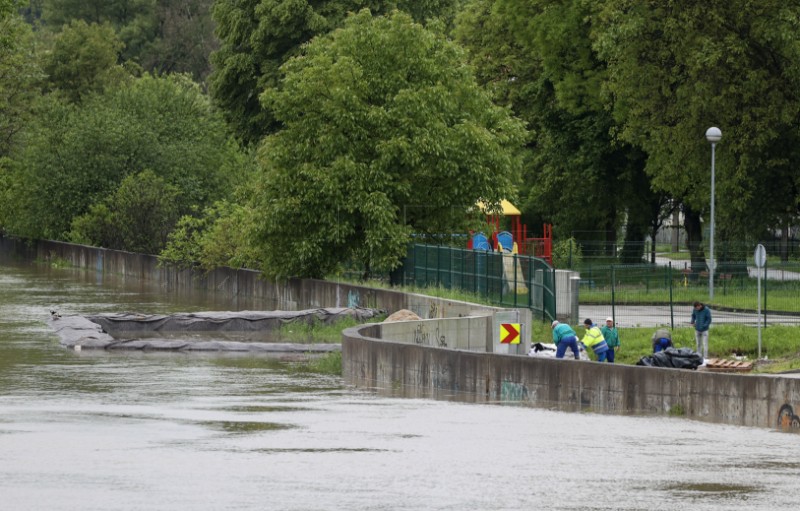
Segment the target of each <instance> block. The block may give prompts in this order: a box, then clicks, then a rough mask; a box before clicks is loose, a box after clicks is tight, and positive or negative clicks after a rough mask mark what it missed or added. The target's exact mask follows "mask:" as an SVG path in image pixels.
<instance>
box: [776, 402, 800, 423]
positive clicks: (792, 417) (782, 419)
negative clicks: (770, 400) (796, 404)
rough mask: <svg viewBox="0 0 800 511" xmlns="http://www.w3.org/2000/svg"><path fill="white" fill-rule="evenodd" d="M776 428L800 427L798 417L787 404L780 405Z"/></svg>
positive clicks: (799, 418)
mask: <svg viewBox="0 0 800 511" xmlns="http://www.w3.org/2000/svg"><path fill="white" fill-rule="evenodd" d="M778 428H780V429H800V417H798V416H797V414H796V413H794V408H792V407H791V406H789V405H783V406H781V410H780V411H779V412H778Z"/></svg>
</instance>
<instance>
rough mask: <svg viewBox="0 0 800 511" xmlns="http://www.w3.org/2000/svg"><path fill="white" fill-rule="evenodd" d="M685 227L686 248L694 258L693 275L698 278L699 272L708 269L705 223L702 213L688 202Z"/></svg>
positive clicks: (684, 206) (685, 211)
mask: <svg viewBox="0 0 800 511" xmlns="http://www.w3.org/2000/svg"><path fill="white" fill-rule="evenodd" d="M683 228H684V229H685V230H686V248H688V249H689V255H690V257H691V260H692V275H693V276H694V278H697V274H698V273H700V272H701V271H707V270H708V266H707V265H706V256H705V252H704V251H703V225H702V224H701V222H700V215H699V214H697V213H695V212H694V211H693V210H692V209H691V208H690V207H689V206H687V205H686V204H684V205H683Z"/></svg>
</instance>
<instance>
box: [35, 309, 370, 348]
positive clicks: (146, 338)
mask: <svg viewBox="0 0 800 511" xmlns="http://www.w3.org/2000/svg"><path fill="white" fill-rule="evenodd" d="M380 313H381V311H377V310H374V309H363V308H320V309H311V310H303V311H265V312H253V311H241V312H196V313H177V314H170V315H161V314H133V313H117V314H96V315H92V316H80V315H74V316H71V315H65V316H61V317H58V318H52V319H51V320H50V325H51V326H52V327H53V329H54V330H55V331H56V333H57V334H58V336H59V339H60V342H61V344H62V345H63V346H66V347H68V348H74V347H76V346H80V347H82V348H99V349H151V350H198V351H254V352H327V351H333V350H336V349H339V345H338V344H295V343H276V342H248V341H232V340H229V339H230V337H231V335H230V334H243V335H240V336H237V337H244V338H249V339H254V338H258V336H257V334H258V333H268V332H271V331H274V330H277V329H278V328H279V327H280V326H281V325H282V324H285V323H292V322H302V323H308V324H310V323H313V322H319V323H323V324H332V323H335V322H336V321H337V320H339V319H341V318H344V317H352V318H355V319H356V320H358V321H359V322H366V321H368V320H370V319H372V318H374V317H376V316H377V315H378V314H380ZM183 332H185V333H186V335H181V333H183ZM200 332H202V333H204V334H206V335H204V336H203V338H202V339H201V340H198V339H197V338H196V335H195V336H193V335H192V334H197V333H200ZM214 332H216V333H217V335H214V334H213V333H214ZM226 333H227V335H226ZM159 335H160V336H161V337H159Z"/></svg>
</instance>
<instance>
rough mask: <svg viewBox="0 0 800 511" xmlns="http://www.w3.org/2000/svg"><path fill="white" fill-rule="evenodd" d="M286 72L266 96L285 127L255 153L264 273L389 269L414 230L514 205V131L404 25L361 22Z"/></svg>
mask: <svg viewBox="0 0 800 511" xmlns="http://www.w3.org/2000/svg"><path fill="white" fill-rule="evenodd" d="M283 71H284V72H285V76H286V78H285V80H284V83H283V87H282V88H281V89H280V90H276V89H271V90H269V91H267V92H266V93H265V95H264V101H265V104H266V105H268V106H269V107H270V109H271V111H272V113H273V114H274V115H275V118H276V119H278V120H279V121H280V122H281V123H282V124H283V125H284V128H283V129H282V130H281V131H279V132H277V133H275V134H274V135H271V136H270V137H268V138H267V139H266V141H265V143H264V145H263V146H262V148H261V152H260V155H261V161H262V165H263V168H264V175H263V180H262V181H261V183H260V184H259V186H260V193H259V194H258V196H257V200H256V206H255V211H256V212H257V214H258V215H259V222H260V223H259V224H258V225H257V226H256V228H257V232H256V242H257V243H258V244H259V245H258V246H259V247H261V249H262V252H263V254H264V267H263V270H264V271H265V272H267V273H268V274H271V275H279V276H287V275H294V276H303V277H321V276H324V275H326V274H327V273H329V272H330V271H331V270H333V269H334V268H335V267H336V265H338V264H340V263H342V262H346V261H351V260H352V261H359V262H361V263H362V264H363V265H364V267H365V268H366V269H367V272H369V271H370V270H376V271H377V270H391V269H393V268H395V267H396V266H397V265H398V264H399V261H400V259H401V258H402V257H403V256H404V254H405V251H406V247H407V244H408V242H409V241H410V240H411V234H412V233H417V234H432V233H442V232H445V233H450V232H464V231H463V230H462V229H463V228H464V220H465V217H467V215H468V213H467V212H468V211H469V210H470V209H471V208H473V209H474V206H475V202H476V200H484V201H486V202H488V203H490V204H491V205H493V206H494V207H497V205H498V204H499V201H500V200H501V199H503V198H510V199H513V198H514V197H513V194H514V189H515V185H516V184H517V181H516V180H517V179H518V173H519V159H518V158H517V154H518V149H519V147H520V146H521V144H522V143H523V142H524V137H525V130H524V127H523V125H522V123H521V122H520V121H518V120H516V119H514V118H512V117H511V116H510V115H509V113H508V112H507V111H506V110H505V109H502V108H498V107H496V106H495V105H494V104H492V102H491V99H490V97H489V96H488V94H486V93H485V92H484V91H483V90H482V89H481V88H480V87H479V86H478V85H477V83H476V81H475V78H474V76H473V75H472V71H471V69H470V68H469V67H468V66H466V65H465V64H464V54H463V52H462V51H461V49H460V48H459V47H458V46H457V45H455V44H454V43H452V42H449V41H448V40H447V38H446V37H445V36H444V35H441V34H438V33H434V32H431V31H429V30H426V29H425V28H424V27H422V26H421V25H419V24H416V23H414V22H413V21H412V18H411V17H410V16H409V15H407V14H404V13H400V12H395V13H393V14H392V15H390V16H388V17H376V18H373V17H372V15H371V14H370V13H369V11H366V10H364V11H361V12H360V13H359V14H358V15H356V16H353V17H351V18H349V19H348V20H347V22H345V26H344V28H343V29H340V30H336V31H334V32H333V33H332V34H330V35H328V36H325V37H318V38H315V39H314V40H313V41H312V42H311V43H309V44H308V45H307V46H306V47H305V53H304V55H302V56H300V57H297V58H294V59H291V60H290V61H289V62H287V64H286V65H285V66H284V68H283Z"/></svg>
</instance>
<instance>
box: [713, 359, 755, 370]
mask: <svg viewBox="0 0 800 511" xmlns="http://www.w3.org/2000/svg"><path fill="white" fill-rule="evenodd" d="M705 369H706V371H714V372H720V373H746V372H749V371H752V370H753V363H752V362H740V361H739V360H725V359H722V358H709V359H707V360H706V367H705Z"/></svg>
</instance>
